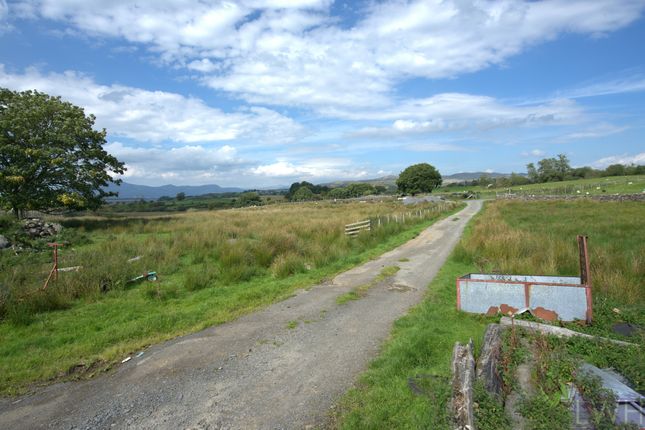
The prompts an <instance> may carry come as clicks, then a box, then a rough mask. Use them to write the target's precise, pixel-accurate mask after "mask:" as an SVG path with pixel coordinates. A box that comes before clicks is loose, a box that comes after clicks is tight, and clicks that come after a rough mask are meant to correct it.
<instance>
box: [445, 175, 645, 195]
mask: <svg viewBox="0 0 645 430" xmlns="http://www.w3.org/2000/svg"><path fill="white" fill-rule="evenodd" d="M467 191H470V192H474V193H478V194H479V196H480V197H481V198H495V197H496V196H497V195H503V194H505V193H509V192H510V193H512V194H529V195H533V194H535V195H583V196H584V195H602V194H637V193H641V192H643V191H645V175H631V176H609V177H605V178H590V179H578V180H572V181H561V182H545V183H539V184H528V185H516V186H512V187H502V188H493V187H491V188H488V187H485V186H479V185H476V186H475V185H472V186H471V185H468V186H464V185H453V186H450V185H444V186H443V187H441V188H440V189H439V190H438V192H439V193H443V194H450V193H463V192H467Z"/></svg>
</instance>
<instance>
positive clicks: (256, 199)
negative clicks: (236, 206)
mask: <svg viewBox="0 0 645 430" xmlns="http://www.w3.org/2000/svg"><path fill="white" fill-rule="evenodd" d="M239 203H240V205H241V206H251V205H261V204H262V197H260V194H259V193H258V192H257V191H247V192H245V193H242V194H240V199H239Z"/></svg>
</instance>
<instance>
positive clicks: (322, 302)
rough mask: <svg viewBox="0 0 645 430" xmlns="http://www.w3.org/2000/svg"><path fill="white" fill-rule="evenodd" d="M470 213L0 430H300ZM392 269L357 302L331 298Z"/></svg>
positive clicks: (181, 341) (342, 386) (51, 398)
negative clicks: (394, 271)
mask: <svg viewBox="0 0 645 430" xmlns="http://www.w3.org/2000/svg"><path fill="white" fill-rule="evenodd" d="M480 208H481V202H479V201H471V202H468V206H467V207H466V208H465V209H463V210H462V211H461V212H459V213H458V214H456V215H454V216H451V217H449V218H446V219H444V220H442V221H439V222H437V223H435V224H434V225H432V226H431V227H429V228H428V229H426V230H425V231H423V232H422V233H421V234H420V235H419V236H418V237H416V238H415V239H413V240H411V241H410V242H408V243H406V244H404V245H402V246H400V247H399V248H397V249H395V250H393V251H390V252H388V253H386V254H384V255H382V256H381V257H379V258H378V259H375V260H372V261H369V262H368V263H366V264H363V265H362V266H359V267H356V268H354V269H351V270H349V271H347V272H345V273H342V274H340V275H338V276H337V277H336V278H335V279H334V280H333V281H331V282H329V283H324V284H321V285H317V286H314V287H312V288H311V289H309V290H302V291H299V292H298V293H297V294H296V295H294V296H293V297H291V298H289V299H287V300H285V301H283V302H280V303H276V304H274V305H272V306H270V307H268V308H266V309H264V310H262V311H259V312H256V313H253V314H250V315H247V316H244V317H241V318H239V319H237V320H235V321H232V322H230V323H226V324H222V325H219V326H215V327H211V328H208V329H206V330H203V331H201V332H199V333H194V334H192V335H189V336H184V337H180V338H177V339H174V340H172V341H169V342H165V343H163V344H159V345H156V346H153V347H150V348H148V349H147V350H146V351H145V353H144V354H143V355H142V356H141V357H133V358H132V360H130V361H128V362H127V363H125V364H122V365H121V366H119V368H118V369H117V370H116V371H115V372H113V373H111V374H107V375H103V376H100V377H97V378H95V379H92V380H88V381H82V382H69V383H62V384H56V385H52V386H49V387H46V388H43V389H41V390H39V391H38V392H37V393H35V394H32V395H29V396H25V397H22V398H10V399H1V400H0V428H2V429H40V428H63V429H72V428H81V429H85V428H91V429H97V428H100V429H103V428H105V429H121V428H137V429H139V428H140V429H166V428H168V429H188V428H190V429H256V428H257V429H287V428H288V429H292V428H293V429H301V428H314V427H318V426H324V424H325V422H326V419H327V416H328V412H329V409H330V408H331V407H333V405H334V402H335V401H336V400H337V399H338V398H339V397H340V396H342V394H343V393H344V392H345V391H347V389H348V388H350V387H351V386H352V384H353V382H354V381H355V379H356V377H357V376H358V375H359V374H360V373H361V372H362V371H363V370H365V369H366V367H367V365H368V364H369V362H370V360H371V359H373V358H374V357H375V356H376V355H377V354H378V351H379V347H380V345H381V343H382V342H383V341H384V340H385V339H386V338H387V336H388V334H389V332H390V329H391V326H392V323H393V322H394V321H395V320H396V319H398V318H399V317H401V316H402V315H403V314H405V312H406V311H407V309H408V308H410V307H411V306H413V305H415V304H416V303H418V302H419V301H420V300H421V299H422V297H423V294H424V289H425V287H426V286H427V285H428V284H429V283H430V281H431V280H432V278H433V277H434V276H435V274H436V273H437V271H438V270H439V269H440V267H441V266H442V264H443V263H444V261H445V260H446V258H447V256H448V255H449V253H450V251H451V250H452V248H453V247H454V245H455V244H456V243H457V241H458V240H459V237H460V236H461V233H462V231H463V229H464V226H465V225H466V223H467V222H468V220H470V218H471V217H472V216H473V215H474V214H475V213H476V212H477V211H478V210H479V209H480ZM395 265H396V266H399V267H400V268H401V270H400V271H399V272H398V273H397V274H396V275H394V276H393V277H391V278H388V279H385V280H382V281H380V282H378V283H377V284H376V285H374V286H373V287H372V288H370V289H369V291H368V292H367V295H366V296H365V297H362V298H361V299H359V300H353V301H349V302H347V303H345V304H337V302H336V298H337V297H338V296H339V295H342V294H344V293H347V292H349V291H351V290H352V289H353V288H355V287H358V286H360V285H365V284H368V283H370V282H371V281H372V280H373V279H374V278H375V277H376V276H377V275H378V274H379V273H380V271H381V270H382V268H383V267H386V266H395Z"/></svg>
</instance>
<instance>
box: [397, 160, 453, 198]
mask: <svg viewBox="0 0 645 430" xmlns="http://www.w3.org/2000/svg"><path fill="white" fill-rule="evenodd" d="M441 182H442V180H441V174H440V173H439V171H438V170H437V169H435V167H434V166H432V165H430V164H428V163H419V164H413V165H412V166H409V167H408V168H406V169H405V170H404V171H402V172H401V174H400V175H399V178H398V179H397V180H396V186H397V187H399V191H401V192H402V193H405V194H412V195H414V194H418V193H431V192H432V190H434V189H435V188H438V187H439V186H440V185H441Z"/></svg>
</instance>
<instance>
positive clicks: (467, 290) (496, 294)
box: [459, 278, 525, 313]
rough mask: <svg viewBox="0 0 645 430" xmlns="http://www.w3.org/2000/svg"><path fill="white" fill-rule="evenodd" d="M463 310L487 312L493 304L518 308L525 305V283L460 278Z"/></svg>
mask: <svg viewBox="0 0 645 430" xmlns="http://www.w3.org/2000/svg"><path fill="white" fill-rule="evenodd" d="M459 290H460V296H461V297H460V300H459V301H460V304H461V310H463V311H466V312H475V313H486V311H488V308H490V307H491V306H499V305H501V304H506V305H508V306H512V307H514V308H517V309H521V308H523V307H524V305H525V302H524V285H523V284H521V283H500V282H492V281H491V282H482V281H471V280H468V279H463V278H462V279H460V280H459Z"/></svg>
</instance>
